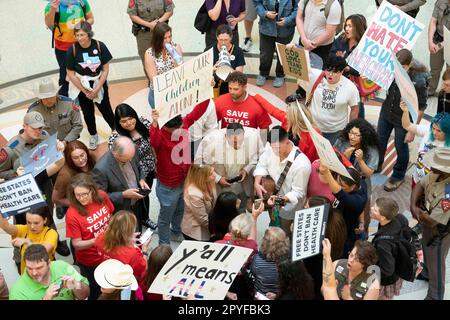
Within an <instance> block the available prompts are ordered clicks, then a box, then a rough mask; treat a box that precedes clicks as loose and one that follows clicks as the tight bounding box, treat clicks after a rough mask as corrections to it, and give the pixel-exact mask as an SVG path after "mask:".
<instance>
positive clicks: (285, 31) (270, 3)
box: [253, 0, 299, 38]
mask: <svg viewBox="0 0 450 320" xmlns="http://www.w3.org/2000/svg"><path fill="white" fill-rule="evenodd" d="M279 1H280V5H279V9H278V17H279V18H284V21H285V22H286V25H285V26H284V27H278V26H277V25H276V21H277V20H276V19H274V20H271V19H268V18H267V17H266V13H267V11H275V0H253V4H254V5H255V8H256V12H257V13H258V16H259V18H260V19H259V32H260V33H262V34H264V35H266V36H269V37H281V38H284V37H288V36H290V35H292V34H293V33H294V32H295V17H296V16H297V9H298V1H299V0H279ZM292 4H294V6H293V7H292Z"/></svg>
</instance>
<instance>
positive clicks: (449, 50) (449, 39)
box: [444, 26, 450, 65]
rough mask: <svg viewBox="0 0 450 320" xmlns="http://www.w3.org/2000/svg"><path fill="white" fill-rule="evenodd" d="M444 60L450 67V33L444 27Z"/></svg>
mask: <svg viewBox="0 0 450 320" xmlns="http://www.w3.org/2000/svg"><path fill="white" fill-rule="evenodd" d="M444 60H445V63H446V64H448V65H450V31H448V29H447V27H446V26H444Z"/></svg>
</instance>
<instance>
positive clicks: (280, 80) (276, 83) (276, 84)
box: [273, 77, 284, 88]
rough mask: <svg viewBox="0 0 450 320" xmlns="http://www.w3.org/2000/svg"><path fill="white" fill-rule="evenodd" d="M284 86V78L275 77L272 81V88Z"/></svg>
mask: <svg viewBox="0 0 450 320" xmlns="http://www.w3.org/2000/svg"><path fill="white" fill-rule="evenodd" d="M283 84H284V77H275V80H273V86H274V87H275V88H281V87H282V86H283Z"/></svg>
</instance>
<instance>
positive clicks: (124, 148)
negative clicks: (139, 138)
mask: <svg viewBox="0 0 450 320" xmlns="http://www.w3.org/2000/svg"><path fill="white" fill-rule="evenodd" d="M111 152H112V155H113V156H114V158H115V159H116V160H117V161H119V162H128V161H130V160H131V159H133V157H134V155H135V153H136V146H135V145H134V143H133V141H131V139H130V138H128V137H123V136H121V137H118V138H117V139H116V140H114V142H113V145H112V147H111Z"/></svg>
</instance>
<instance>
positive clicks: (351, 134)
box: [348, 131, 361, 138]
mask: <svg viewBox="0 0 450 320" xmlns="http://www.w3.org/2000/svg"><path fill="white" fill-rule="evenodd" d="M348 135H349V136H353V137H356V138H359V137H361V135H360V134H359V133H354V132H351V131H350V132H349V133H348Z"/></svg>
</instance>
